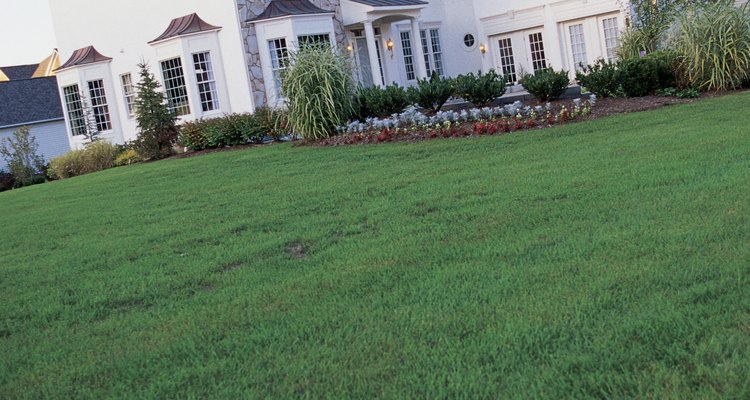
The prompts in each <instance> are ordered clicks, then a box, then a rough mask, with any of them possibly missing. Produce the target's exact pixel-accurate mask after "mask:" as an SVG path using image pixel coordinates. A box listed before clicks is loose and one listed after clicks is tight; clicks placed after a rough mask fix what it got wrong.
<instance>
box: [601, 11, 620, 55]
mask: <svg viewBox="0 0 750 400" xmlns="http://www.w3.org/2000/svg"><path fill="white" fill-rule="evenodd" d="M602 26H603V28H604V43H605V46H606V48H607V58H608V59H609V60H610V61H615V60H616V59H617V46H618V44H619V35H620V30H619V28H618V27H617V18H607V19H605V20H602Z"/></svg>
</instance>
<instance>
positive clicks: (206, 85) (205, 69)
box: [193, 51, 219, 112]
mask: <svg viewBox="0 0 750 400" xmlns="http://www.w3.org/2000/svg"><path fill="white" fill-rule="evenodd" d="M193 67H194V68H195V83H196V84H197V85H198V95H199V97H200V99H201V109H202V110H203V112H207V111H214V110H218V109H219V95H218V94H217V92H216V79H215V78H214V68H213V65H211V53H209V52H207V51H206V52H203V53H195V54H193Z"/></svg>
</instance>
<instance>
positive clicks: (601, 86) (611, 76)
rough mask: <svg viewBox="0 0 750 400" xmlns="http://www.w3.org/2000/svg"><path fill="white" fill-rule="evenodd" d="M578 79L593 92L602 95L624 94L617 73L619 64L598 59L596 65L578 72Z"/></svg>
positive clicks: (580, 83)
mask: <svg viewBox="0 0 750 400" xmlns="http://www.w3.org/2000/svg"><path fill="white" fill-rule="evenodd" d="M576 81H577V82H578V84H579V85H581V86H583V87H585V88H586V89H588V90H589V91H591V92H592V93H595V94H596V95H597V96H601V97H615V96H622V95H624V94H623V93H622V85H621V84H620V80H619V76H618V75H617V64H615V63H613V62H609V61H605V60H604V59H601V58H600V59H598V60H597V61H596V63H594V65H589V66H587V67H584V69H583V71H578V72H576Z"/></svg>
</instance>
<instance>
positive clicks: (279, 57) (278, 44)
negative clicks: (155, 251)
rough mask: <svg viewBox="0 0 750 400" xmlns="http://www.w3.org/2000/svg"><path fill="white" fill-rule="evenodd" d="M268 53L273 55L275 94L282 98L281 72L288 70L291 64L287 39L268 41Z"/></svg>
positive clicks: (272, 70) (272, 67)
mask: <svg viewBox="0 0 750 400" xmlns="http://www.w3.org/2000/svg"><path fill="white" fill-rule="evenodd" d="M268 51H269V53H270V55H271V72H272V73H273V80H274V93H276V97H277V98H278V97H279V96H281V71H282V70H284V69H286V66H287V64H288V63H289V51H288V50H287V47H286V39H284V38H281V39H273V40H269V41H268Z"/></svg>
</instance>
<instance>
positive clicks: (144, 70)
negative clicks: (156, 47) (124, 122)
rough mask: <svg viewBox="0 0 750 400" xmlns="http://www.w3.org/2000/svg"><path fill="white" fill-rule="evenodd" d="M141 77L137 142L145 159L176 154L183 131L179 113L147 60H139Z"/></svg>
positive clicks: (139, 83) (137, 99) (137, 89)
mask: <svg viewBox="0 0 750 400" xmlns="http://www.w3.org/2000/svg"><path fill="white" fill-rule="evenodd" d="M138 68H139V69H140V73H139V74H140V81H139V82H138V84H136V92H137V95H136V98H135V115H136V121H137V122H138V139H136V141H135V143H134V145H135V149H136V151H137V152H138V154H139V155H140V156H141V157H143V158H144V159H158V158H164V157H168V156H169V155H171V154H172V151H173V146H174V144H175V143H176V142H177V135H178V133H179V131H178V129H177V125H176V121H177V117H176V116H175V113H174V112H173V111H172V110H171V109H170V108H169V106H168V105H167V102H166V99H165V97H164V92H162V91H161V90H160V88H161V84H160V83H159V81H157V80H156V77H154V74H152V73H151V71H150V70H149V66H148V64H147V63H146V62H145V61H141V63H140V64H138Z"/></svg>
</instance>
